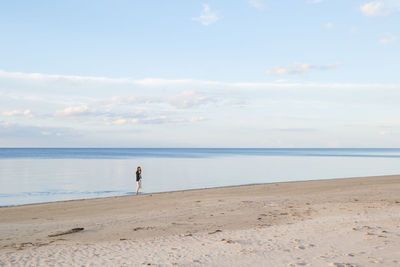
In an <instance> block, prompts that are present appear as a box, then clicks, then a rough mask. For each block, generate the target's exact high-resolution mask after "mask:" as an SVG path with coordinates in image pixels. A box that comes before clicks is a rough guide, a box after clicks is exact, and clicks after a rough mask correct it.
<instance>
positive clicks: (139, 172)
mask: <svg viewBox="0 0 400 267" xmlns="http://www.w3.org/2000/svg"><path fill="white" fill-rule="evenodd" d="M136 184H137V187H136V195H137V194H139V189H140V188H142V169H141V168H140V167H137V170H136Z"/></svg>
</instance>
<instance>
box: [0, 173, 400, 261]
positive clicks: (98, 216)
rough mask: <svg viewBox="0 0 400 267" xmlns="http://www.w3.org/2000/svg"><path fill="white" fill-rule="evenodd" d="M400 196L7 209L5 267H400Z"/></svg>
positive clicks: (208, 193)
mask: <svg viewBox="0 0 400 267" xmlns="http://www.w3.org/2000/svg"><path fill="white" fill-rule="evenodd" d="M398 192H400V175H390V176H372V177H358V178H336V179H324V180H311V181H289V182H280V183H268V184H255V185H240V186H228V187H218V188H207V189H191V190H183V191H175V192H162V193H152V194H143V195H139V196H119V197H109V198H97V199H84V200H69V201H60V202H50V203H40V204H29V205H21V206H13V207H2V208H0V266H26V265H32V264H37V265H55V264H58V265H61V266H71V265H73V266H75V265H79V266H81V265H86V264H87V265H94V266H99V265H101V266H115V265H119V266H131V265H142V264H144V265H148V264H150V265H155V266H181V265H182V266H192V265H195V266H200V265H209V266H222V265H223V266H227V265H231V266H248V265H249V264H250V265H251V264H253V265H260V264H261V265H262V262H265V261H268V262H271V264H272V265H274V266H298V265H310V264H311V265H319V266H327V265H330V266H342V265H338V264H353V266H369V265H371V264H372V263H382V264H384V265H385V266H399V265H400V255H399V254H398V251H400V195H399V193H398ZM73 228H84V230H83V231H80V232H77V233H71V234H65V235H61V236H57V237H49V235H50V236H51V235H53V234H57V233H59V232H63V231H68V230H70V229H73ZM336 263H337V265H333V264H336Z"/></svg>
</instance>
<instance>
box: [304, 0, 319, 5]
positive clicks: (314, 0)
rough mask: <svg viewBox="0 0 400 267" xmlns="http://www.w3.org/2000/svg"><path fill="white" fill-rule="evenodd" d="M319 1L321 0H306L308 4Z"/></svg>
mask: <svg viewBox="0 0 400 267" xmlns="http://www.w3.org/2000/svg"><path fill="white" fill-rule="evenodd" d="M321 2H322V0H308V1H307V3H309V4H319V3H321Z"/></svg>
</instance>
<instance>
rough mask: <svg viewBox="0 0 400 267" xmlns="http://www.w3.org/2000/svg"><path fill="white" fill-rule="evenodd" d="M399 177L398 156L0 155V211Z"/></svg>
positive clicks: (271, 152) (325, 151)
mask: <svg viewBox="0 0 400 267" xmlns="http://www.w3.org/2000/svg"><path fill="white" fill-rule="evenodd" d="M138 166H140V167H141V168H142V177H143V179H142V181H143V188H142V191H141V193H142V194H149V193H156V192H167V191H178V190H187V189H200V188H211V187H220V186H232V185H245V184H260V183H275V182H288V181H304V180H319V179H331V178H349V177H363V176H378V175H392V174H400V149H399V148H0V206H14V205H23V204H32V203H43V202H53V201H64V200H74V199H89V198H99V197H113V196H125V195H133V194H135V190H136V180H135V171H136V168H137V167H138Z"/></svg>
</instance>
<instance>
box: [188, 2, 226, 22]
mask: <svg viewBox="0 0 400 267" xmlns="http://www.w3.org/2000/svg"><path fill="white" fill-rule="evenodd" d="M192 20H195V21H199V22H200V23H201V24H203V25H204V26H208V25H210V24H213V23H215V22H217V21H218V20H219V17H218V15H217V13H215V12H213V11H211V8H210V6H209V5H208V4H203V10H202V12H201V14H200V16H199V17H197V18H192Z"/></svg>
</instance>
